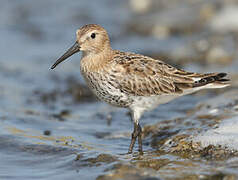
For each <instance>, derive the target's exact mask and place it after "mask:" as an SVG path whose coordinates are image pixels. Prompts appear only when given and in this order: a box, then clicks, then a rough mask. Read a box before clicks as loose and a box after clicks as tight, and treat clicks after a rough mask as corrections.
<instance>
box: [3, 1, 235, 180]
mask: <svg viewBox="0 0 238 180" xmlns="http://www.w3.org/2000/svg"><path fill="white" fill-rule="evenodd" d="M183 4H184V5H185V3H182V5H183ZM96 7H97V8H96ZM108 14H110V16H109V15H108ZM134 16H135V14H133V12H132V11H131V9H130V6H129V4H128V2H127V1H115V2H113V3H112V2H111V1H109V0H103V1H101V3H100V4H99V3H88V1H86V0H82V1H80V2H75V1H71V0H70V1H67V3H66V2H65V1H63V0H57V2H56V0H51V1H46V0H43V1H34V2H33V1H30V0H22V1H16V0H13V1H2V3H1V7H0V34H1V42H0V49H1V56H0V82H1V83H0V127H1V131H0V157H1V161H0V178H1V179H33V178H34V179H96V178H97V179H110V178H112V179H119V178H122V179H133V178H134V179H136V178H137V179H143V178H145V179H146V178H149V177H154V178H165V179H170V178H171V179H174V178H182V179H184V178H187V179H189V178H192V177H193V178H194V179H196V178H197V179H198V178H205V177H206V178H208V177H210V178H216V177H219V178H220V177H228V178H229V177H233V176H234V177H235V175H237V158H234V157H235V156H234V155H231V156H228V158H225V160H224V159H223V160H220V159H219V160H217V159H215V161H210V159H209V158H208V160H207V159H206V158H201V157H197V156H196V155H195V154H192V155H191V154H189V153H188V154H186V153H181V152H180V151H179V150H178V152H177V153H176V152H175V153H173V152H172V151H171V148H170V147H172V148H173V147H175V145H173V141H174V142H175V143H176V141H175V140H172V139H173V138H178V137H179V136H181V137H182V136H185V135H188V136H191V135H194V134H196V133H198V132H202V131H203V130H207V129H209V128H210V127H211V126H212V125H214V124H216V123H217V122H216V123H215V122H213V121H215V120H214V119H215V117H214V118H210V120H209V118H207V116H206V117H205V116H204V117H203V118H201V117H200V119H199V118H198V115H204V114H205V115H207V114H209V113H208V112H210V110H209V108H208V110H204V111H200V109H199V108H197V107H198V103H203V102H205V100H207V99H209V98H211V99H212V97H216V96H217V95H221V99H224V101H225V97H223V96H222V94H223V92H224V91H222V90H221V91H213V92H211V93H208V92H207V91H206V92H202V93H198V94H196V95H190V96H185V97H182V98H180V99H177V100H175V101H173V102H172V103H169V104H166V105H161V106H160V107H159V108H157V109H155V110H154V111H152V112H149V113H146V114H145V115H144V117H143V119H142V120H141V124H142V126H144V127H145V128H144V150H145V155H144V156H143V157H141V156H138V154H137V153H136V150H137V145H136V147H135V153H134V154H133V155H127V154H125V153H126V152H127V150H128V146H129V143H130V133H131V131H132V122H131V121H130V118H129V115H128V111H127V110H126V109H118V108H114V107H111V106H109V105H107V104H105V103H103V102H98V101H97V100H96V99H95V97H94V96H93V95H92V94H91V93H90V91H89V90H88V89H87V88H86V87H85V86H84V82H83V79H82V77H81V75H80V72H79V58H80V55H79V54H77V55H75V56H73V57H71V58H70V60H68V61H66V62H65V63H63V64H61V65H60V66H59V67H57V68H56V70H54V71H52V70H49V68H50V66H51V65H52V63H54V61H55V59H56V58H57V57H59V56H60V55H61V54H62V53H63V52H64V51H65V50H66V49H67V48H68V47H70V46H71V44H72V43H73V42H74V38H75V37H74V34H75V29H77V28H78V27H80V26H82V25H83V24H86V23H98V24H102V25H103V26H104V27H105V28H106V29H107V30H108V31H109V32H110V36H111V37H112V44H113V47H114V48H118V49H121V50H127V51H129V50H130V51H136V52H141V53H143V52H145V53H147V54H151V55H153V56H157V54H155V53H156V52H157V53H158V55H160V53H161V56H166V55H167V54H168V53H170V52H171V54H175V55H176V52H175V51H173V50H176V49H178V48H179V47H180V46H181V45H182V46H184V47H187V45H186V44H187V42H193V41H194V39H195V40H196V39H197V38H198V37H199V36H200V33H198V34H196V33H195V34H194V35H189V36H188V35H187V34H185V35H175V36H169V37H167V38H165V39H156V38H155V37H153V36H151V35H141V34H140V33H138V32H133V31H132V30H130V26H129V25H128V24H129V23H131V22H132V21H133V19H134ZM207 31H208V30H207ZM205 37H206V36H205ZM229 43H231V44H232V43H234V42H233V40H231V42H230V41H229V42H228V44H229ZM185 49H186V48H185ZM189 50H191V49H188V51H189ZM182 54H183V53H182ZM184 54H185V55H188V56H187V58H189V57H191V56H190V55H189V54H190V53H188V54H186V52H185V53H184ZM193 55H194V54H193ZM195 55H196V54H195ZM172 56H173V55H172ZM183 56H184V55H183ZM169 58H170V57H169ZM235 58H237V56H235ZM235 58H234V59H235ZM171 63H177V62H176V61H175V62H171ZM236 64H237V61H235V60H234V61H232V63H230V64H229V63H228V65H225V66H224V65H217V66H213V65H212V64H210V65H209V64H208V66H203V65H201V64H197V63H196V62H195V63H187V61H186V63H185V64H179V65H180V66H184V67H185V68H186V69H190V70H197V71H206V70H208V71H209V70H211V71H220V70H221V69H223V70H227V71H229V72H236V68H235V65H236ZM205 67H206V68H205ZM234 74H235V73H234ZM233 89H234V88H233ZM230 101H231V102H228V103H226V104H225V105H224V107H222V108H221V109H222V110H221V111H220V114H219V116H223V115H224V116H225V115H227V114H226V113H227V111H226V110H227V109H229V108H228V104H229V103H232V99H231V100H230ZM234 102H236V101H234ZM205 104H206V103H205ZM236 105H237V104H236V103H234V104H232V105H231V106H232V107H233V106H236ZM205 109H206V108H205ZM190 111H191V112H192V114H191V113H189V112H190ZM194 111H195V112H196V111H197V114H196V113H194ZM229 113H230V115H233V114H234V112H233V111H229ZM197 119H199V121H197ZM203 120H204V121H203ZM148 129H149V130H148ZM180 139H181V138H180ZM170 142H172V143H170ZM171 144H172V145H171ZM184 146H185V145H184ZM183 148H184V147H183ZM208 154H209V153H208ZM204 156H205V155H204ZM206 157H207V156H206Z"/></svg>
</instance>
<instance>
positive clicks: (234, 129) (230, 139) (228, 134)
mask: <svg viewBox="0 0 238 180" xmlns="http://www.w3.org/2000/svg"><path fill="white" fill-rule="evenodd" d="M194 140H195V141H199V142H201V145H202V146H203V147H206V146H208V145H215V146H218V145H220V146H222V147H226V148H229V149H232V150H238V115H237V116H234V117H232V118H229V119H225V120H223V122H221V123H220V124H219V126H218V127H217V128H215V129H211V130H208V131H207V132H206V133H204V134H201V135H199V136H196V137H195V138H194Z"/></svg>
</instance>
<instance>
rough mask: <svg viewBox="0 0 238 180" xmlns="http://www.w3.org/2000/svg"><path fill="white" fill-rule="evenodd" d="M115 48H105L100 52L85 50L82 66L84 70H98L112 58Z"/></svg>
mask: <svg viewBox="0 0 238 180" xmlns="http://www.w3.org/2000/svg"><path fill="white" fill-rule="evenodd" d="M112 56H113V50H112V49H111V48H110V49H104V50H103V51H101V52H99V53H96V54H95V53H92V52H85V51H84V52H83V54H82V58H81V61H80V67H81V70H82V71H83V72H98V71H100V70H102V69H103V68H105V67H106V64H107V63H109V62H110V61H111V60H112Z"/></svg>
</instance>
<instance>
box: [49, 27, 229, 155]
mask: <svg viewBox="0 0 238 180" xmlns="http://www.w3.org/2000/svg"><path fill="white" fill-rule="evenodd" d="M76 36H77V41H76V43H75V44H74V45H73V46H72V47H71V48H70V49H69V50H68V51H67V52H66V53H65V54H64V55H63V56H61V57H60V58H59V59H58V60H57V61H56V62H55V64H54V65H53V66H52V67H51V68H52V69H54V68H55V67H56V66H57V65H58V64H59V63H61V62H62V61H64V60H65V59H67V58H68V57H69V56H71V55H73V54H74V53H76V52H78V51H82V52H83V54H82V58H81V62H80V70H81V73H82V75H83V76H84V78H85V80H86V83H87V84H88V86H89V88H90V89H91V90H92V91H93V92H94V93H95V94H96V96H97V97H98V98H99V99H101V100H103V101H105V102H107V103H109V104H112V105H114V106H119V107H125V108H128V109H130V111H131V118H132V120H133V121H134V131H133V133H132V139H131V144H130V147H129V153H131V152H132V149H133V146H134V143H135V140H136V138H137V137H138V143H139V151H140V152H141V153H142V138H141V127H140V125H139V119H140V117H141V115H142V114H143V113H144V112H145V111H148V110H151V109H153V108H155V107H157V106H158V105H159V104H164V103H167V102H169V101H171V100H173V99H175V98H177V97H180V96H182V95H186V94H190V93H193V92H195V91H198V90H200V89H206V88H223V87H226V86H228V85H229V80H228V79H225V78H224V77H225V76H226V73H208V74H200V73H193V72H186V71H184V70H181V69H177V68H175V67H173V66H171V65H169V64H166V63H165V62H163V61H161V60H155V59H153V58H150V57H148V56H143V55H140V54H135V53H130V52H120V51H117V50H113V49H112V48H111V45H110V40H109V36H108V34H107V32H106V30H105V29H104V28H102V27H101V26H99V25H95V24H89V25H85V26H83V27H81V28H80V29H78V30H77V32H76Z"/></svg>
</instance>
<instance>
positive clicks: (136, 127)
mask: <svg viewBox="0 0 238 180" xmlns="http://www.w3.org/2000/svg"><path fill="white" fill-rule="evenodd" d="M141 132H142V130H141V127H140V124H136V123H134V131H133V133H132V134H131V144H130V146H129V150H128V153H129V154H131V153H132V150H133V147H134V145H135V142H136V138H137V137H138V144H139V152H140V154H143V150H142V138H141Z"/></svg>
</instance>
